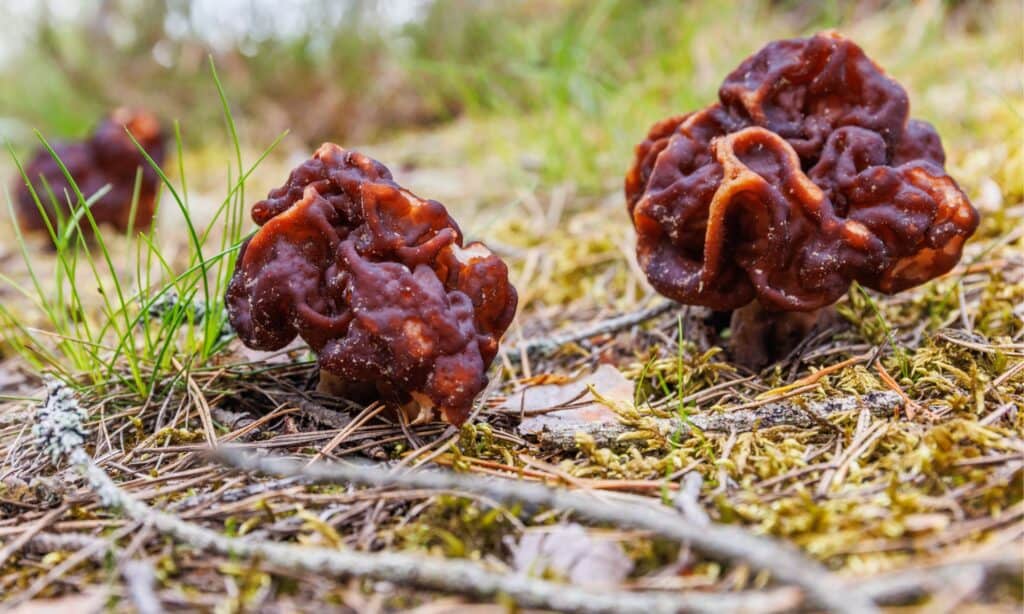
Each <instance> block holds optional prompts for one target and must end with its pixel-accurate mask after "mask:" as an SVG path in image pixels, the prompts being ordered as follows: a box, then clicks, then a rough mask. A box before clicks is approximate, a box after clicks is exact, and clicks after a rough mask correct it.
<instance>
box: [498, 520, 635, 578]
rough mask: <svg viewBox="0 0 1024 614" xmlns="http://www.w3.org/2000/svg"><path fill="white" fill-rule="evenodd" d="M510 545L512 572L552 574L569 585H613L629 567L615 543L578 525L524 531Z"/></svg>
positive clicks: (627, 560)
mask: <svg viewBox="0 0 1024 614" xmlns="http://www.w3.org/2000/svg"><path fill="white" fill-rule="evenodd" d="M508 541H511V540H508ZM510 547H511V550H512V566H513V567H514V568H515V569H516V571H518V572H520V573H524V574H528V575H531V576H538V577H539V576H543V575H545V574H549V573H553V574H555V575H557V576H559V577H561V578H564V579H565V580H566V581H568V582H571V583H572V584H582V585H593V586H614V585H617V584H621V583H622V581H623V580H625V579H626V577H627V576H629V572H631V571H632V570H633V561H632V560H630V558H629V557H628V556H626V554H625V553H624V552H623V551H622V547H621V546H619V544H618V543H616V542H614V541H611V540H607V539H600V538H597V537H594V536H593V535H591V534H590V533H589V532H588V531H587V530H586V529H585V528H583V527H582V526H580V525H578V524H562V525H556V526H554V527H552V528H550V529H547V530H544V531H527V532H526V533H524V534H523V536H522V538H520V540H519V543H517V544H514V545H511V546H510Z"/></svg>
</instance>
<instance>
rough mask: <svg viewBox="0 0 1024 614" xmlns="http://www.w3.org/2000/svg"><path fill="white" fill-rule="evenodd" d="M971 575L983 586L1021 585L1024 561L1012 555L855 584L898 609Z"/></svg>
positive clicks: (892, 574) (903, 571) (909, 571)
mask: <svg viewBox="0 0 1024 614" xmlns="http://www.w3.org/2000/svg"><path fill="white" fill-rule="evenodd" d="M969 574H974V575H976V576H977V577H978V578H979V579H980V580H981V581H982V583H985V582H992V581H995V580H998V579H1005V580H1007V581H1009V582H1017V583H1019V582H1020V578H1021V576H1022V575H1024V557H1022V556H1021V553H1020V552H1019V551H1017V552H1012V551H1010V552H1005V553H1002V554H1000V555H997V556H993V557H990V558H971V559H966V560H960V561H948V562H942V563H938V564H935V565H928V566H922V567H916V568H911V569H901V570H898V571H890V572H887V573H885V574H880V575H877V576H875V577H872V578H865V579H863V580H856V581H854V583H855V584H857V585H858V586H859V587H860V588H861V590H862V591H864V592H865V593H867V594H868V595H870V596H871V598H872V599H874V600H875V601H876V602H877V603H882V604H886V605H898V604H906V603H913V602H915V601H917V600H919V599H923V598H926V597H928V596H929V595H931V594H934V593H935V592H938V591H941V590H943V589H944V588H945V587H946V586H948V585H949V583H951V582H953V581H955V580H956V579H957V578H959V577H964V576H966V575H969Z"/></svg>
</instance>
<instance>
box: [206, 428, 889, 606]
mask: <svg viewBox="0 0 1024 614" xmlns="http://www.w3.org/2000/svg"><path fill="white" fill-rule="evenodd" d="M212 454H213V455H214V456H215V457H216V458H218V459H220V460H222V461H223V462H225V463H227V464H229V465H231V466H233V467H236V468H238V469H243V470H246V471H258V472H261V473H266V474H271V475H282V476H303V477H306V478H308V479H311V480H315V481H318V482H330V483H341V484H348V483H354V484H361V485H363V486H374V487H384V486H400V487H406V488H424V489H435V490H459V491H466V492H472V493H477V494H482V495H486V496H488V497H490V498H491V499H494V500H496V501H499V502H503V503H511V502H521V503H526V504H529V505H533V506H536V507H546V508H550V509H557V510H572V511H574V512H575V513H576V514H577V515H579V516H581V517H584V518H588V519H590V520H592V521H595V522H609V523H613V524H615V525H616V526H631V527H633V528H638V529H645V530H648V531H651V532H653V533H656V534H657V535H660V536H662V537H667V538H669V539H674V540H677V541H680V542H687V543H689V544H690V545H691V546H692V547H694V548H696V549H698V550H700V551H702V552H704V553H706V554H709V555H711V556H716V557H720V558H725V559H733V560H737V559H738V560H741V561H745V562H747V563H749V564H750V565H752V566H753V567H755V568H758V569H765V570H769V571H770V572H771V573H772V575H773V576H774V577H775V578H776V579H777V580H779V581H782V582H788V583H792V584H795V585H796V586H798V587H799V588H800V589H802V590H803V591H804V593H805V595H807V596H808V597H809V598H810V600H811V601H812V602H813V603H814V604H815V605H817V606H819V607H822V608H824V609H826V610H829V611H833V612H873V611H875V607H874V604H873V603H872V602H871V600H870V599H868V598H867V597H865V596H864V595H862V594H860V593H859V592H858V591H856V590H855V589H851V588H849V587H848V586H846V585H844V584H843V583H841V582H840V581H839V580H837V579H836V578H835V577H834V576H832V574H830V573H829V572H828V571H827V570H826V569H824V568H823V567H821V566H820V565H818V564H817V563H815V562H813V561H811V560H809V559H807V558H805V557H804V556H803V554H801V553H800V552H798V551H797V550H795V549H793V548H791V547H789V546H787V545H784V544H780V543H777V542H774V541H772V540H769V539H767V538H763V537H757V536H755V535H752V534H750V533H748V532H747V531H744V530H743V529H740V528H738V527H732V526H726V525H715V524H708V525H698V524H694V523H691V522H689V521H687V520H686V519H685V518H683V517H681V516H680V515H678V514H675V513H671V512H668V511H666V510H663V509H659V508H656V507H653V506H649V505H642V504H637V503H627V502H623V501H610V500H608V499H600V498H597V497H595V496H593V495H592V494H589V493H581V492H573V491H568V490H562V489H554V488H548V487H546V486H542V485H539V484H532V483H527V482H522V481H516V480H506V479H495V478H480V477H476V476H469V475H460V474H456V473H451V472H424V471H419V472H405V473H395V472H392V471H389V470H387V469H383V468H380V467H374V466H368V465H343V464H340V463H317V464H314V465H309V466H303V464H302V463H299V462H296V461H291V460H287V459H283V458H261V457H257V456H255V455H248V454H244V453H241V452H239V451H236V450H232V449H227V448H225V447H224V446H221V447H220V448H219V449H218V450H215V451H212Z"/></svg>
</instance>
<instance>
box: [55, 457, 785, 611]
mask: <svg viewBox="0 0 1024 614" xmlns="http://www.w3.org/2000/svg"><path fill="white" fill-rule="evenodd" d="M70 460H71V462H72V463H73V464H75V465H76V466H77V467H78V468H79V469H80V470H81V471H82V473H83V475H85V476H86V478H87V479H88V480H89V483H90V484H91V486H92V488H93V490H95V492H96V493H97V494H98V495H99V496H100V498H101V500H102V501H103V502H104V504H105V505H108V506H111V507H119V508H121V509H122V510H123V511H124V513H125V514H126V515H127V516H128V517H130V518H132V519H134V520H136V521H138V522H141V523H145V524H147V525H149V526H151V527H153V528H154V529H156V530H157V531H159V532H160V533H163V534H165V535H170V536H171V537H174V538H175V539H177V540H179V541H181V542H184V543H186V544H188V545H190V546H192V547H193V548H197V549H199V550H206V551H209V552H217V553H219V554H223V555H228V556H239V557H246V558H258V559H262V560H266V561H269V562H272V563H273V564H274V565H277V566H280V567H285V568H288V569H291V570H293V571H298V572H302V573H312V574H329V575H338V576H348V575H354V576H365V577H369V578H375V579H380V580H388V581H390V582H394V583H397V584H403V585H407V586H418V587H421V588H428V589H434V590H442V591H451V592H458V593H464V594H472V595H480V596H493V595H497V594H504V595H508V596H509V597H511V598H512V599H514V600H515V601H516V603H518V604H520V605H522V606H524V607H539V608H550V609H555V610H561V611H567V612H599V613H604V612H607V613H612V612H636V613H638V614H649V613H651V612H722V611H736V610H744V611H780V610H784V609H789V608H793V607H795V606H796V605H797V604H798V603H799V596H798V595H797V593H796V592H795V591H792V590H788V591H787V590H777V591H770V592H755V593H716V594H702V593H697V592H694V593H653V592H648V593H630V592H612V591H594V590H586V589H583V588H580V587H575V586H570V585H565V584H557V583H554V582H547V581H544V580H537V579H534V578H530V577H527V576H523V575H518V574H508V573H496V572H493V571H490V570H487V569H485V568H483V567H482V566H480V565H479V564H477V563H473V562H470V561H461V560H448V559H439V558H431V557H422V556H415V555H410V554H399V553H391V552H359V551H346V550H333V549H327V548H313V547H304V546H295V545H291V544H280V543H274V542H265V541H256V540H250V539H238V538H233V537H227V536H225V535H222V534H220V533H218V532H216V531H211V530H210V529H207V528H205V527H202V526H199V525H196V524H193V523H190V522H187V521H184V520H182V519H181V518H178V517H177V516H174V515H172V514H168V513H165V512H160V511H157V510H154V509H152V508H150V507H149V506H148V505H146V504H145V503H142V502H141V501H137V500H135V499H133V498H132V497H131V496H129V495H128V494H127V493H125V492H124V491H122V490H121V489H120V488H119V487H118V486H117V484H115V483H114V481H113V480H112V479H111V478H110V476H109V475H107V473H106V472H105V471H104V470H103V469H102V468H100V467H99V466H98V465H96V463H95V462H93V460H92V459H91V458H90V457H89V455H88V454H87V453H86V452H85V450H84V449H82V448H78V449H76V450H74V451H73V452H72V453H71V455H70Z"/></svg>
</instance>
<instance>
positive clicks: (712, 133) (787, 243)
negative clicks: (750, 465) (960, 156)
mask: <svg viewBox="0 0 1024 614" xmlns="http://www.w3.org/2000/svg"><path fill="white" fill-rule="evenodd" d="M908 113H909V103H908V99H907V94H906V92H905V91H904V90H903V88H902V87H901V86H900V85H899V84H898V83H896V82H895V81H894V80H892V79H891V78H889V77H888V76H886V74H885V73H884V72H883V71H882V69H881V68H879V67H878V66H877V65H876V64H875V63H874V62H872V61H871V60H870V59H869V58H868V57H867V56H866V55H865V54H864V52H863V51H862V50H861V49H860V48H859V47H858V46H857V45H855V44H854V43H852V42H851V41H849V40H847V39H845V38H843V37H842V36H840V35H838V34H836V33H832V32H828V33H823V34H818V35H816V36H813V37H811V38H806V39H792V40H783V41H776V42H773V43H770V44H769V45H767V46H766V47H764V48H763V49H761V50H760V51H758V52H757V53H755V54H754V55H753V56H751V57H750V58H748V59H747V60H745V61H744V62H743V63H741V64H740V66H739V67H738V68H736V70H734V71H733V72H732V73H731V74H730V75H729V76H727V77H726V78H725V81H724V82H723V84H722V86H721V88H720V89H719V101H718V102H716V103H714V104H712V105H711V106H709V107H707V108H705V109H702V110H700V111H696V112H693V113H689V114H687V115H681V116H676V117H671V118H668V119H666V120H662V121H660V122H658V123H656V124H655V125H654V126H653V127H652V128H651V130H650V131H649V134H648V136H647V138H646V139H645V140H644V141H643V142H642V143H640V144H639V145H638V146H637V147H636V158H635V161H634V164H633V167H632V168H631V169H630V170H629V172H628V174H627V176H626V190H625V191H626V201H627V206H628V209H629V212H630V214H631V215H632V218H633V224H634V226H635V227H636V230H637V235H638V241H637V255H638V259H639V262H640V265H641V267H642V268H643V270H644V272H645V273H646V275H647V277H648V279H649V280H650V282H651V284H652V285H653V286H654V288H655V289H656V290H658V291H659V292H661V293H662V294H664V295H666V296H668V297H670V298H672V299H675V300H677V301H679V302H682V303H686V304H693V305H703V306H706V307H710V308H712V309H716V310H722V311H727V310H733V309H737V308H739V307H741V306H743V305H745V304H747V303H749V302H751V301H753V300H757V301H759V302H760V303H761V304H762V305H763V306H764V307H765V308H767V309H769V310H776V311H810V310H814V309H817V308H819V307H823V306H825V305H829V304H831V303H833V302H835V301H836V300H837V299H838V298H839V297H840V296H842V295H843V293H845V292H846V291H847V289H848V288H849V285H850V284H851V283H852V282H853V281H857V282H858V283H860V284H861V285H864V286H866V287H869V288H873V289H876V290H879V291H882V292H886V293H894V292H898V291H900V290H903V289H905V288H909V287H911V286H915V285H918V284H921V283H923V282H925V281H928V280H929V279H932V278H934V277H936V276H938V275H941V274H943V273H946V272H947V271H949V270H950V269H951V268H952V267H953V266H954V265H955V264H956V263H957V262H958V261H959V259H960V255H961V252H962V248H963V245H964V242H965V241H966V240H967V239H968V238H969V237H970V236H971V235H972V234H973V233H974V230H975V228H976V227H977V225H978V214H977V212H976V211H975V209H974V207H972V206H971V203H970V201H969V200H968V199H967V197H966V196H965V195H964V193H963V191H961V189H960V188H959V186H957V184H956V182H955V181H954V180H953V179H952V178H951V177H950V176H949V175H947V174H946V171H945V168H944V163H945V154H944V152H943V149H942V144H941V141H940V140H939V136H938V134H937V133H936V132H935V129H934V128H932V126H931V125H930V124H928V123H926V122H923V121H918V120H912V119H909V117H908Z"/></svg>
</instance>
